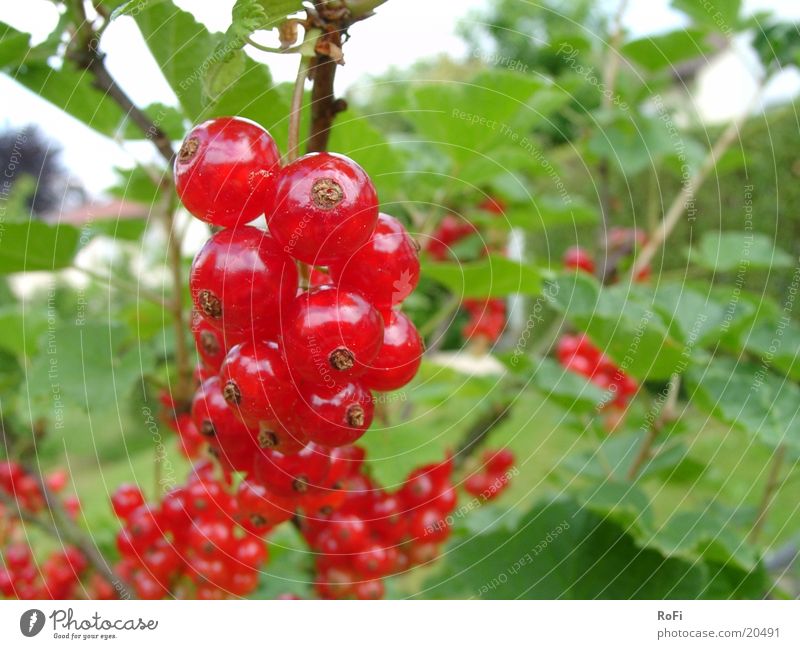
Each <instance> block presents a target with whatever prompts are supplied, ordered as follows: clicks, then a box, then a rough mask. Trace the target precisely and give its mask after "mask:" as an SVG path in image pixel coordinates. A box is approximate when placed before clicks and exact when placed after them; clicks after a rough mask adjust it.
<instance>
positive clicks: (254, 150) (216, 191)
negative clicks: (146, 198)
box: [175, 117, 280, 227]
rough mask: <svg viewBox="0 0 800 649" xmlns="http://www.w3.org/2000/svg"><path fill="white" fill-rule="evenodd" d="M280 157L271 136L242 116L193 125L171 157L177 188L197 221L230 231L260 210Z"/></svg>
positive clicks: (251, 218) (184, 203) (256, 214)
mask: <svg viewBox="0 0 800 649" xmlns="http://www.w3.org/2000/svg"><path fill="white" fill-rule="evenodd" d="M279 167H280V154H279V153H278V147H277V146H275V142H274V141H273V139H272V137H271V136H270V134H269V133H268V132H267V131H265V130H264V129H263V128H261V126H259V125H258V124H256V123H254V122H251V121H249V120H246V119H242V118H240V117H220V118H218V119H213V120H210V121H208V122H204V123H203V124H199V125H198V126H195V127H194V128H193V129H192V130H191V131H189V134H188V135H187V136H186V139H185V140H184V141H183V145H182V146H181V149H180V151H179V152H178V155H177V156H176V158H175V188H176V190H177V192H178V196H180V198H181V202H183V205H184V206H185V207H186V209H187V210H189V211H190V212H191V213H192V214H194V215H195V216H196V217H197V218H198V219H201V220H203V221H206V222H208V223H212V224H214V225H219V226H222V227H231V226H234V225H243V224H245V223H247V222H248V221H252V220H253V219H254V218H256V217H257V216H259V215H260V214H261V213H262V212H263V211H264V201H265V200H266V197H267V194H268V193H270V192H271V188H272V184H273V180H272V176H273V174H274V173H275V172H276V171H277V170H278V168H279Z"/></svg>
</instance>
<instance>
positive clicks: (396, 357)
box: [361, 311, 423, 392]
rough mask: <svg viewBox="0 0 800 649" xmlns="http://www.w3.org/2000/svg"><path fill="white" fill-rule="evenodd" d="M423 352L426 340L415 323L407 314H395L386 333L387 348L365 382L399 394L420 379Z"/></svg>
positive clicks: (374, 360) (394, 312)
mask: <svg viewBox="0 0 800 649" xmlns="http://www.w3.org/2000/svg"><path fill="white" fill-rule="evenodd" d="M422 352H423V344H422V338H420V335H419V333H418V332H417V329H416V327H415V326H414V323H412V322H411V320H409V319H408V317H407V316H406V315H405V314H404V313H401V312H400V311H391V312H390V313H389V315H388V317H387V320H386V326H385V327H384V330H383V344H382V345H381V348H380V349H379V350H378V355H377V356H376V357H375V358H374V359H373V361H372V362H371V363H370V366H369V369H368V370H367V371H366V372H365V373H364V376H363V377H362V378H361V380H362V382H363V383H364V384H365V385H366V386H368V387H369V388H371V389H373V390H378V391H379V392H388V391H390V390H398V389H399V388H402V387H403V386H404V385H406V384H407V383H408V382H409V381H411V379H413V378H414V376H415V375H416V373H417V370H418V369H419V366H420V363H421V362H422Z"/></svg>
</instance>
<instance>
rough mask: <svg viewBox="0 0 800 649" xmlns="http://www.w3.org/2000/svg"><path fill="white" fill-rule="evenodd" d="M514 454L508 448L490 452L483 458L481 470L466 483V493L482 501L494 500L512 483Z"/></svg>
mask: <svg viewBox="0 0 800 649" xmlns="http://www.w3.org/2000/svg"><path fill="white" fill-rule="evenodd" d="M513 466H514V453H512V452H511V451H510V450H509V449H507V448H501V449H499V450H496V451H492V450H488V451H485V452H484V453H483V456H482V458H481V464H480V470H479V471H475V472H473V473H471V474H470V475H469V476H468V477H467V479H466V480H465V481H464V489H465V491H466V492H467V493H468V494H470V495H471V496H474V497H475V498H480V499H481V500H484V501H485V500H494V499H495V498H497V497H498V496H499V495H500V494H501V493H503V492H504V491H505V490H506V488H507V487H508V485H509V484H510V483H511V478H512V471H511V469H512V467H513Z"/></svg>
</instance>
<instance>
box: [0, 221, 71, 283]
mask: <svg viewBox="0 0 800 649" xmlns="http://www.w3.org/2000/svg"><path fill="white" fill-rule="evenodd" d="M80 238H81V232H80V230H79V229H78V228H75V227H73V226H71V225H47V224H46V223H42V222H40V221H30V222H27V223H6V224H5V225H4V226H3V227H2V230H1V231H0V273H18V272H23V271H34V270H58V269H60V268H66V267H67V266H69V265H71V264H72V260H73V258H74V256H75V253H76V252H77V250H78V243H79V241H80Z"/></svg>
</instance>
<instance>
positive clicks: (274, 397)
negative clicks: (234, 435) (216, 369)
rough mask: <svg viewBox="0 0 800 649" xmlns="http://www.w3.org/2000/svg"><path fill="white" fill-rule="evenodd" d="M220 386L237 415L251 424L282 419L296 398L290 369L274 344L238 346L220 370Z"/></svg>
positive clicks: (262, 343) (249, 343) (253, 343)
mask: <svg viewBox="0 0 800 649" xmlns="http://www.w3.org/2000/svg"><path fill="white" fill-rule="evenodd" d="M220 384H221V386H222V395H223V397H224V398H225V401H227V403H228V405H229V406H230V407H231V409H232V410H233V412H235V413H236V414H237V415H238V416H239V418H240V419H241V420H242V421H245V422H249V423H251V424H253V423H256V424H257V422H259V421H262V420H272V419H279V418H280V415H279V414H278V413H281V412H283V411H285V409H286V408H287V407H288V406H289V401H290V400H291V397H292V385H291V377H290V375H289V370H288V368H287V367H286V363H285V362H284V360H283V358H282V356H281V353H280V350H279V349H278V345H277V344H275V343H273V342H261V341H258V342H245V343H241V344H239V345H235V346H234V347H233V348H232V349H231V350H230V351H229V352H228V355H227V356H226V357H225V361H224V362H223V364H222V367H221V369H220ZM282 408H283V410H282Z"/></svg>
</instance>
